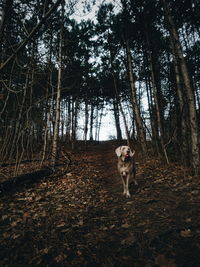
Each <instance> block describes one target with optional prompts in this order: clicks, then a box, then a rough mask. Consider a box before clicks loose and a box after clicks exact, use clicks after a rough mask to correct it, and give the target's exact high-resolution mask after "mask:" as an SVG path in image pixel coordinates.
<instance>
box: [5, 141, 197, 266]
mask: <svg viewBox="0 0 200 267" xmlns="http://www.w3.org/2000/svg"><path fill="white" fill-rule="evenodd" d="M116 147H117V143H115V142H103V143H100V144H99V145H97V144H93V145H89V146H88V148H87V150H86V149H79V150H76V151H75V152H73V153H72V152H70V157H71V164H70V165H69V167H68V169H67V173H66V174H65V175H64V176H61V177H57V178H56V177H55V174H54V176H50V177H47V178H45V179H42V180H39V181H37V183H33V184H28V185H24V186H21V187H20V188H18V189H17V190H14V191H9V192H2V193H1V196H0V266H3V267H4V266H104V267H106V266H138V267H143V266H146V267H153V266H163V267H165V266H168V267H176V266H181V267H182V266H184V267H186V266H187V267H197V266H200V227H199V226H200V194H199V188H200V187H199V185H200V179H199V177H197V176H196V177H195V176H191V175H190V174H189V171H188V170H187V169H186V168H184V167H183V166H181V165H178V164H175V163H170V164H169V165H166V164H165V163H163V162H161V161H160V160H159V159H158V158H155V157H147V158H143V157H141V155H140V153H138V151H136V161H137V162H138V164H137V181H138V186H135V185H131V190H130V191H131V198H128V199H127V198H125V197H124V196H123V194H122V185H121V181H120V178H119V174H118V173H117V167H116V166H117V157H116V155H115V152H114V150H115V148H116ZM60 168H64V167H63V166H62V167H60ZM21 169H23V171H24V172H27V173H28V172H29V171H31V170H32V169H37V166H34V165H31V163H27V164H24V165H23V166H21ZM10 170H11V167H4V168H3V167H2V169H1V171H0V172H1V173H6V174H8V173H9V171H10Z"/></svg>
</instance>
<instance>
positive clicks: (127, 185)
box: [125, 174, 131, 198]
mask: <svg viewBox="0 0 200 267" xmlns="http://www.w3.org/2000/svg"><path fill="white" fill-rule="evenodd" d="M129 179H130V175H129V174H127V176H126V183H125V187H126V197H127V198H128V197H131V194H130V192H129Z"/></svg>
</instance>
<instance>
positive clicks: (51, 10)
mask: <svg viewBox="0 0 200 267" xmlns="http://www.w3.org/2000/svg"><path fill="white" fill-rule="evenodd" d="M62 1H63V0H57V1H56V3H55V4H54V5H53V6H52V8H51V9H50V10H49V11H48V12H47V13H46V14H45V16H44V17H43V18H42V19H41V20H40V22H39V23H38V24H37V25H36V26H35V27H34V28H33V29H32V31H31V32H30V33H29V35H28V36H27V38H26V39H25V40H24V41H22V42H21V44H20V45H19V47H18V48H17V49H16V51H15V52H14V53H13V54H12V55H11V56H10V57H9V58H8V59H7V60H6V61H5V62H4V63H2V64H1V66H0V71H1V70H3V69H4V68H5V67H6V65H7V64H8V63H10V61H11V60H13V58H14V57H15V56H16V55H17V54H18V53H19V52H20V51H21V50H22V49H23V48H24V47H25V46H26V44H27V43H28V42H29V40H30V39H31V38H32V37H33V36H34V34H36V32H38V30H39V29H40V27H41V26H42V24H44V23H45V21H46V20H47V18H48V17H49V16H50V15H51V14H52V13H53V12H54V10H55V9H56V8H57V7H58V6H59V5H60V3H61V2H62Z"/></svg>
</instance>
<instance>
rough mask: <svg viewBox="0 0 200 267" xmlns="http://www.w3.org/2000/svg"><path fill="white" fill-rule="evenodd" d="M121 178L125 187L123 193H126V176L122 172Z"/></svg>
mask: <svg viewBox="0 0 200 267" xmlns="http://www.w3.org/2000/svg"><path fill="white" fill-rule="evenodd" d="M121 178H122V184H123V189H124V192H123V195H126V184H125V181H126V177H124V176H123V174H121Z"/></svg>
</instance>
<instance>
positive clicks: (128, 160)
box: [115, 146, 137, 197]
mask: <svg viewBox="0 0 200 267" xmlns="http://www.w3.org/2000/svg"><path fill="white" fill-rule="evenodd" d="M115 152H116V154H117V157H118V165H117V167H118V171H119V173H120V176H121V178H122V183H123V187H124V193H123V194H124V195H126V197H130V196H131V195H130V192H129V180H130V179H133V180H134V182H135V185H137V182H136V180H135V176H136V170H135V160H134V154H135V151H133V152H132V151H131V149H130V147H128V146H120V147H118V148H117V149H116V150H115Z"/></svg>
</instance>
